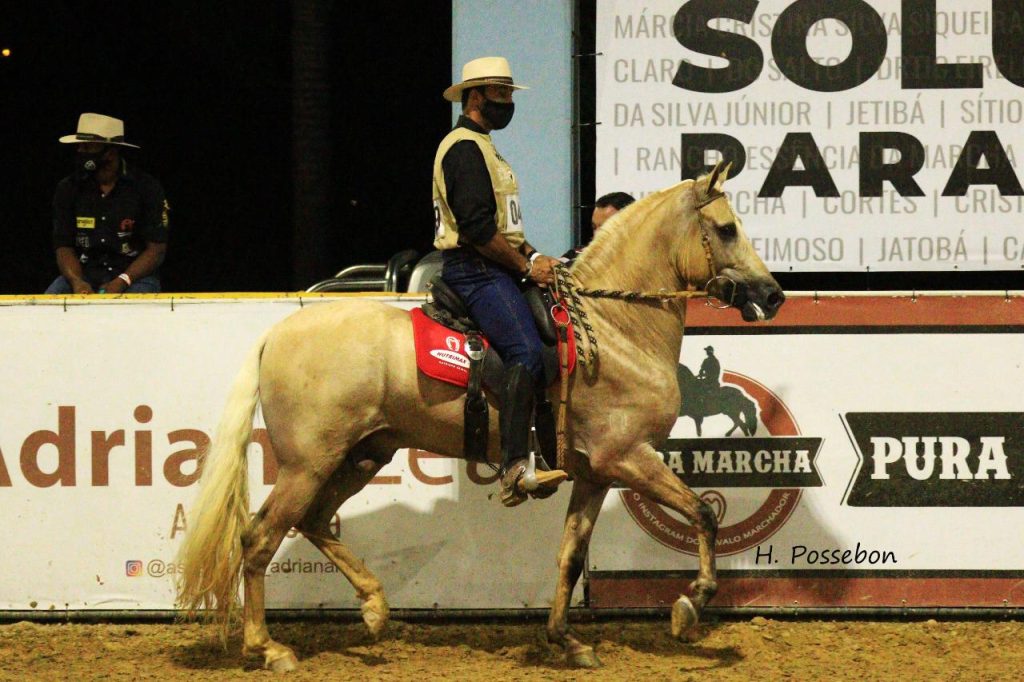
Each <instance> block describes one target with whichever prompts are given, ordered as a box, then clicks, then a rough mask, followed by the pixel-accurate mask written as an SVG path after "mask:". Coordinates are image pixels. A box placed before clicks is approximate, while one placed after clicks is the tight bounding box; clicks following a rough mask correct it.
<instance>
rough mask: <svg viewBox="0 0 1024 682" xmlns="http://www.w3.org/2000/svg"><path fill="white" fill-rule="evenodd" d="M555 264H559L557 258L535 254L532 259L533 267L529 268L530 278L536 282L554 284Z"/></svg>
mask: <svg viewBox="0 0 1024 682" xmlns="http://www.w3.org/2000/svg"><path fill="white" fill-rule="evenodd" d="M556 265H561V263H560V262H559V261H558V259H557V258H552V257H551V256H537V257H536V258H535V259H534V261H533V269H532V270H530V279H531V280H533V281H534V282H536V283H537V284H554V283H555V266H556Z"/></svg>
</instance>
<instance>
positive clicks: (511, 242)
mask: <svg viewBox="0 0 1024 682" xmlns="http://www.w3.org/2000/svg"><path fill="white" fill-rule="evenodd" d="M522 89H525V88H524V86H522V85H516V84H515V83H514V82H513V80H512V69H511V67H510V66H509V63H508V61H507V60H506V59H505V58H504V57H482V58H480V59H474V60H473V61H471V62H468V63H467V64H466V65H465V66H464V67H463V68H462V82H460V83H455V84H454V85H452V86H451V87H449V88H448V89H447V90H445V91H444V98H445V99H446V100H448V101H449V102H459V101H461V102H462V115H461V116H460V117H459V120H458V122H457V123H456V124H455V128H453V129H452V131H451V132H450V133H448V135H447V136H446V137H445V138H444V139H443V140H441V144H440V146H439V147H438V149H437V154H436V155H435V156H434V177H433V196H434V246H435V247H436V248H438V249H440V250H441V251H443V254H442V258H443V269H442V271H441V278H442V279H443V280H444V282H445V284H447V285H448V286H449V287H451V288H452V289H453V290H454V291H455V292H456V293H458V294H459V296H461V297H462V299H463V300H464V301H465V302H466V305H467V306H468V307H469V310H470V313H471V314H472V315H473V319H474V320H476V322H477V324H479V325H480V329H481V330H482V331H483V332H484V334H485V335H486V336H487V338H488V340H489V341H490V342H491V345H493V346H494V348H495V349H496V350H497V351H498V354H499V355H500V356H501V358H502V360H504V362H505V375H504V377H503V381H502V408H501V418H500V427H501V454H502V470H501V502H502V504H504V505H505V506H506V507H513V506H515V505H517V504H519V503H521V502H523V501H524V500H525V499H526V498H525V497H524V496H523V495H522V494H521V493H519V492H518V491H517V489H516V482H517V481H518V480H519V478H520V477H521V476H522V475H523V473H524V472H525V470H526V458H527V456H528V454H529V435H530V420H531V417H532V415H533V401H534V391H535V390H536V389H537V388H538V387H539V386H540V382H541V379H542V371H543V368H542V364H541V349H542V347H543V344H542V342H541V340H540V335H539V334H538V332H537V328H536V326H535V324H534V321H533V317H532V315H531V314H530V309H529V307H528V306H527V304H526V300H525V299H524V298H523V296H522V293H521V292H520V288H519V287H520V286H521V285H523V284H527V283H530V282H535V283H537V284H551V283H553V282H554V270H553V266H554V265H556V264H557V263H558V261H557V260H555V259H554V258H551V257H549V256H544V255H542V254H541V253H540V252H539V251H537V250H536V249H535V248H533V247H532V246H530V244H529V243H528V242H527V241H526V238H525V237H524V235H523V214H522V207H521V204H520V202H519V185H518V184H517V183H516V176H515V174H514V173H513V172H512V169H511V167H509V165H508V162H506V161H505V159H503V158H502V157H501V155H500V154H499V153H498V150H497V149H495V148H494V143H493V142H492V141H491V136H490V133H491V131H492V130H501V129H502V128H504V127H505V126H507V125H508V124H509V121H511V120H512V115H513V114H514V113H515V104H514V103H513V102H512V93H513V91H514V90H522Z"/></svg>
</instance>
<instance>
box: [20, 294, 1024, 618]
mask: <svg viewBox="0 0 1024 682" xmlns="http://www.w3.org/2000/svg"><path fill="white" fill-rule="evenodd" d="M336 298H342V299H344V298H345V297H344V296H341V297H336ZM385 300H386V302H388V303H389V304H391V305H396V306H399V307H403V308H411V307H413V306H415V305H418V304H419V302H420V299H415V298H408V297H406V298H404V299H385ZM329 304H330V303H326V302H323V300H322V299H320V298H305V299H299V298H295V297H290V298H284V297H281V298H262V299H261V298H253V299H246V298H238V299H216V298H214V299H204V298H191V299H188V298H186V299H182V298H178V297H175V298H173V299H172V298H170V297H164V298H147V299H143V300H138V299H136V300H125V301H110V302H104V301H90V302H82V301H75V300H74V299H68V300H67V301H66V302H65V301H63V300H61V299H49V298H36V299H26V300H7V301H5V305H3V306H0V328H2V329H3V332H4V333H3V334H0V353H2V355H0V357H2V358H3V362H2V363H0V368H2V369H0V372H2V379H3V383H4V386H5V400H4V404H3V407H2V409H0V522H2V523H3V527H4V528H5V533H6V534H5V543H6V549H5V551H4V552H2V553H0V571H2V573H3V575H4V576H5V577H4V580H3V581H0V610H8V611H12V610H13V611H31V610H38V611H52V610H60V611H63V610H73V611H77V610H90V609H100V610H132V609H146V610H151V609H153V610H160V609H170V608H173V602H174V590H173V580H174V577H175V574H176V572H177V571H178V566H177V565H176V563H175V554H176V552H177V549H178V546H179V544H180V541H181V538H182V537H183V533H184V532H185V531H186V529H187V513H188V510H189V506H190V504H191V501H192V500H193V498H194V496H195V493H196V480H197V472H196V456H197V454H198V451H199V450H200V449H201V448H202V447H203V446H204V445H206V443H207V442H208V440H209V438H210V435H211V434H212V432H213V429H214V426H215V424H216V422H217V420H218V418H219V416H220V411H221V408H222V406H223V401H224V399H225V397H226V395H227V391H228V387H229V385H230V383H231V380H232V378H233V377H234V375H235V373H236V371H237V369H238V367H239V366H240V364H241V361H242V358H243V357H244V355H245V352H246V351H247V349H248V348H249V347H250V346H251V344H253V343H254V342H255V341H256V339H258V338H259V337H260V335H261V334H262V333H263V331H264V330H266V329H267V328H268V327H269V326H271V325H272V324H273V323H274V322H276V321H278V320H280V319H282V318H283V317H285V316H286V315H288V314H290V313H292V312H294V311H296V310H297V309H298V308H299V307H300V306H302V305H329ZM343 304H344V301H342V302H341V303H338V305H343ZM1022 332H1024V299H1022V298H1020V297H1019V296H991V295H989V296H982V295H978V296H920V297H912V296H903V297H895V296H892V297H882V296H842V295H839V296H831V297H827V298H817V297H812V296H800V295H794V296H791V297H790V300H789V301H788V302H787V303H786V305H785V306H784V307H783V308H782V310H781V312H780V314H779V316H778V317H777V318H776V319H775V320H774V321H773V322H771V323H769V324H760V325H750V324H746V323H743V322H742V321H741V320H740V319H739V316H738V315H737V314H736V313H735V311H719V310H714V309H712V308H710V307H707V306H705V305H703V304H702V303H700V302H691V303H690V305H689V312H688V328H687V338H686V340H685V341H684V343H683V349H682V353H681V356H680V360H679V368H678V371H679V379H680V382H681V384H685V386H684V391H683V394H684V399H683V401H682V404H681V405H680V416H679V418H678V421H677V422H676V425H675V428H674V430H673V432H672V434H671V437H670V438H669V440H668V441H667V442H666V443H664V444H659V449H660V452H661V454H662V457H663V458H664V460H665V462H666V463H667V464H668V465H669V467H671V468H672V470H673V471H675V472H676V473H677V474H678V475H679V476H680V477H681V478H682V480H683V481H684V482H686V483H688V484H689V485H691V486H693V487H694V489H695V490H696V491H697V492H698V494H700V496H701V497H702V499H704V500H705V501H706V502H707V503H708V504H709V505H710V506H711V508H712V510H713V511H714V512H715V514H716V516H717V518H718V520H719V524H720V532H719V536H718V553H719V564H718V566H719V569H720V574H719V578H720V585H721V588H722V589H721V592H720V594H719V597H718V598H717V599H716V601H715V604H716V605H718V606H755V607H771V606H786V607H791V606H794V605H797V606H814V605H817V606H822V605H825V606H858V607H862V606H897V607H899V606H935V605H939V606H1004V605H1006V606H1021V605H1022V602H1024V593H1022V592H1021V587H1020V585H1022V584H1024V543H1022V542H1021V541H1020V539H1019V537H1018V535H1019V534H1018V533H1016V531H1015V530H1014V529H1016V528H1018V527H1020V526H1021V524H1022V523H1024V511H1022V507H1021V500H1022V499H1024V487H1022V485H1024V484H1022V482H1021V478H1020V477H1021V475H1022V464H1021V462H1022V461H1024V426H1022V425H1024V393H1022V392H1021V391H1020V390H1019V387H1020V386H1021V385H1022V381H1024V368H1022V360H1021V358H1024V334H1022ZM328 345H329V344H328ZM337 352H341V353H343V352H345V349H344V348H343V347H339V348H337ZM712 356H713V357H714V358H715V359H716V360H717V361H718V364H719V371H718V372H713V371H710V368H711V367H712V365H713V364H714V363H710V362H709V363H707V365H706V363H705V361H706V360H708V358H710V357H712ZM705 365H706V367H705ZM702 369H705V371H704V372H703V378H702ZM321 380H322V381H344V380H345V379H344V377H329V376H325V377H322V378H321ZM249 474H250V489H251V498H252V499H251V503H252V509H253V510H256V509H257V508H258V507H259V505H260V504H261V503H262V501H263V499H264V498H265V497H266V495H267V494H268V493H269V491H270V489H271V487H272V485H273V483H274V481H275V478H276V466H275V463H274V460H273V457H272V452H270V449H269V440H268V438H267V433H266V430H265V427H264V424H263V423H262V420H261V418H260V417H259V416H257V421H256V428H255V431H254V434H253V445H252V447H251V448H250V451H249ZM494 480H495V477H494V474H493V472H491V471H490V470H489V469H488V468H486V467H484V466H478V465H467V464H466V463H464V462H457V461H453V460H450V459H447V458H440V457H437V456H436V455H433V454H431V453H427V452H422V451H419V450H411V451H399V452H398V453H397V454H396V456H395V458H394V460H393V461H392V463H391V464H389V465H388V466H386V467H385V468H384V469H383V470H382V471H381V472H380V474H379V475H378V476H377V478H376V479H374V481H373V482H372V483H371V484H370V485H369V486H367V488H366V489H365V490H363V491H362V492H361V493H359V494H358V495H357V496H356V497H354V498H352V499H351V500H349V501H348V502H347V503H346V504H345V505H344V506H343V507H342V508H341V510H340V511H339V512H338V514H337V515H336V517H335V519H334V522H333V524H332V532H334V533H335V534H336V535H337V537H339V538H340V539H341V540H342V541H343V542H345V543H346V544H347V545H348V546H349V547H350V548H351V549H352V551H353V552H354V553H355V554H356V555H357V556H359V557H361V558H362V559H363V560H364V561H365V562H366V564H367V566H368V567H369V568H370V569H371V570H372V571H374V572H375V573H376V574H377V575H378V577H379V578H380V579H381V581H382V583H383V585H384V588H385V592H386V594H387V596H388V599H389V602H390V603H391V605H392V607H394V608H404V609H489V608H516V609H518V608H544V607H546V606H548V605H549V603H550V599H551V597H552V595H553V591H554V586H555V581H556V578H557V568H556V565H555V556H556V552H557V547H558V544H559V541H560V538H561V531H562V524H563V518H564V513H565V509H566V506H567V504H568V497H569V491H568V486H563V487H562V490H560V491H559V492H558V493H557V494H556V495H555V496H554V497H552V498H551V499H549V500H545V501H531V502H529V503H527V504H524V505H521V506H519V507H516V508H515V509H505V508H503V507H501V505H500V504H499V502H498V500H497V495H496V493H497V486H496V484H495V483H494ZM695 543H696V536H695V534H694V533H693V530H692V528H691V527H690V526H689V525H688V524H687V523H686V521H685V520H684V519H683V518H682V517H681V516H679V515H678V514H677V513H676V512H675V511H672V510H668V509H665V508H663V507H661V506H659V505H657V504H655V503H653V502H651V501H650V500H647V499H646V498H644V497H643V496H642V495H638V494H636V493H634V492H633V491H629V490H613V491H612V492H611V493H609V495H608V497H607V500H606V503H605V507H604V510H603V511H602V514H601V517H600V518H599V522H598V524H597V529H596V531H595V534H594V537H593V540H592V542H591V545H590V555H589V558H588V562H587V575H586V579H587V580H588V581H589V592H588V594H589V603H590V604H591V605H592V606H595V607H599V608H600V607H609V608H610V607H629V606H660V605H667V604H669V603H671V601H673V600H674V599H675V596H676V594H677V593H678V592H679V591H680V590H682V589H684V588H685V586H686V584H687V583H688V582H689V581H690V580H692V579H693V577H694V576H695V575H696V566H697V558H696V555H695V551H696V549H695V548H696V544H695ZM267 590H268V595H267V597H268V606H269V607H270V608H296V609H319V608H356V607H358V601H357V599H356V597H355V596H354V594H353V591H352V589H351V587H350V586H349V585H348V583H347V582H346V581H345V579H344V578H343V576H341V575H340V574H339V573H338V572H337V571H336V570H335V568H334V567H333V565H332V564H330V563H329V562H328V561H327V560H326V558H325V557H323V556H322V555H320V554H319V553H318V552H317V550H316V549H315V548H314V547H313V546H312V545H310V544H309V543H308V542H307V541H306V540H305V539H303V538H302V537H301V536H300V537H289V538H287V539H286V540H285V542H284V544H283V545H282V547H281V548H280V550H279V551H278V553H277V555H276V556H275V557H274V560H273V562H272V563H271V565H270V567H269V568H268V578H267ZM582 599H583V590H582V589H579V590H578V591H577V595H576V598H575V599H574V603H581V602H582Z"/></svg>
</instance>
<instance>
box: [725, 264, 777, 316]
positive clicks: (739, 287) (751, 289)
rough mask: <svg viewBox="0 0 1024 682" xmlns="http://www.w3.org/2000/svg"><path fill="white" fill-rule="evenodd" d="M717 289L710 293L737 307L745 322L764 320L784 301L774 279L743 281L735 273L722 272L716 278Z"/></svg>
mask: <svg viewBox="0 0 1024 682" xmlns="http://www.w3.org/2000/svg"><path fill="white" fill-rule="evenodd" d="M717 283H718V284H719V286H718V287H717V289H719V290H718V291H712V292H711V293H712V295H713V296H715V297H716V298H718V299H719V300H721V301H723V302H724V303H727V304H729V305H731V306H732V307H734V308H738V309H739V311H740V314H741V315H742V316H743V320H744V321H745V322H766V321H768V320H770V319H772V318H773V317H775V314H776V313H777V312H778V311H779V308H781V307H782V304H783V303H785V302H786V295H785V294H784V293H783V292H782V288H781V287H780V286H779V284H778V282H776V281H775V280H774V279H769V280H768V281H759V282H745V281H744V280H743V279H742V277H738V276H736V275H735V273H725V272H723V273H722V275H721V276H719V277H718V278H717Z"/></svg>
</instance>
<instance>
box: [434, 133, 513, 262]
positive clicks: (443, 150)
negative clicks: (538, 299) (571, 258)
mask: <svg viewBox="0 0 1024 682" xmlns="http://www.w3.org/2000/svg"><path fill="white" fill-rule="evenodd" d="M462 140H472V141H473V142H475V143H476V145H477V146H478V147H480V151H481V153H483V155H484V162H485V163H486V164H487V173H488V175H490V176H491V187H492V188H493V189H494V200H495V204H497V211H496V212H495V214H494V222H495V224H496V225H497V226H498V232H499V234H501V235H503V236H504V237H505V240H506V241H508V243H509V245H510V246H511V247H512V248H514V249H518V248H519V247H520V246H521V245H522V243H523V240H524V237H523V211H522V208H521V206H520V204H519V185H518V184H516V176H515V173H513V172H512V167H511V166H509V165H508V162H507V161H505V159H503V158H501V155H500V154H499V153H498V150H497V149H495V148H494V143H493V142H492V141H491V136H490V135H484V134H483V133H477V132H474V131H472V130H470V129H469V128H462V127H460V128H455V129H454V130H452V131H451V132H450V133H448V135H447V136H446V137H445V138H444V139H443V140H441V146H439V147H438V148H437V154H435V155H434V247H435V248H437V249H440V250H442V251H443V250H445V249H454V248H456V247H458V246H461V245H460V244H459V226H458V225H457V224H456V222H455V216H454V215H452V209H451V208H450V207H449V206H448V194H447V188H446V187H445V184H444V171H443V170H442V168H441V160H442V159H444V155H445V154H447V153H448V150H449V149H451V148H452V145H454V144H455V143H457V142H461V141H462Z"/></svg>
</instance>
